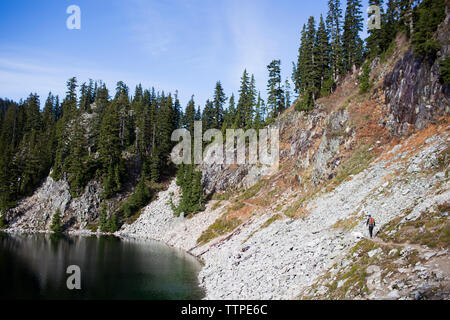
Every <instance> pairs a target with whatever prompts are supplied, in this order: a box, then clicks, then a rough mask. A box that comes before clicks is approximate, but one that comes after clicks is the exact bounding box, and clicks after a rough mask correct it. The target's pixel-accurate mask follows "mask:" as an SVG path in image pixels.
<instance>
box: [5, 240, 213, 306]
mask: <svg viewBox="0 0 450 320" xmlns="http://www.w3.org/2000/svg"><path fill="white" fill-rule="evenodd" d="M70 265H77V266H79V267H80V270H81V290H69V289H67V285H66V281H67V278H68V277H69V276H70V274H67V273H66V270H67V267H68V266H70ZM200 268H201V265H200V263H199V262H198V261H197V260H196V259H195V258H194V257H192V256H190V255H188V254H187V253H184V252H182V251H180V250H176V249H172V248H169V247H167V246H165V245H163V244H160V243H158V242H149V241H145V242H144V241H137V240H124V239H118V238H114V237H81V236H54V235H42V234H20V235H19V234H5V233H0V299H139V300H141V299H149V300H162V299H177V300H181V299H201V298H202V297H203V295H204V293H203V291H202V289H200V288H199V286H198V282H197V274H198V272H199V271H200Z"/></svg>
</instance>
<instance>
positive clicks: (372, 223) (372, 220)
mask: <svg viewBox="0 0 450 320" xmlns="http://www.w3.org/2000/svg"><path fill="white" fill-rule="evenodd" d="M374 225H375V219H374V218H370V219H369V226H372V227H373V226H374Z"/></svg>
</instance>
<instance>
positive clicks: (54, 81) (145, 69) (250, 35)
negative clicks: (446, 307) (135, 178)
mask: <svg viewBox="0 0 450 320" xmlns="http://www.w3.org/2000/svg"><path fill="white" fill-rule="evenodd" d="M327 2H328V1H327V0H315V1H311V0H271V1H269V0H129V1H125V0H122V1H119V0H95V1H92V0H90V1H88V0H70V1H65V0H42V1H35V0H8V1H7V0H2V1H1V2H0V97H3V98H10V99H14V100H19V99H20V98H26V97H27V96H28V95H29V93H30V92H36V93H38V94H39V95H40V96H41V102H42V101H45V98H46V97H47V94H48V92H49V91H52V92H53V93H54V94H58V95H60V96H64V93H65V82H66V80H67V79H68V78H70V77H72V76H76V77H77V78H78V81H79V83H81V82H84V81H88V79H89V78H92V79H94V80H103V81H104V82H106V84H107V86H108V88H109V89H110V90H111V91H110V94H113V92H114V91H113V90H114V88H115V84H116V82H117V81H120V80H122V81H124V82H125V83H126V84H127V85H128V86H129V87H130V91H131V93H133V92H134V88H135V86H136V85H137V84H138V83H142V85H143V86H144V87H145V88H150V87H152V86H154V87H155V89H157V90H165V91H166V92H167V91H171V92H174V91H175V90H178V91H179V96H180V99H181V103H182V105H183V107H184V106H185V105H186V103H187V101H188V100H189V99H190V97H191V95H193V94H194V95H195V101H196V104H197V105H201V107H203V105H204V103H205V101H206V99H208V98H210V97H211V96H212V94H213V90H214V86H215V83H216V81H217V80H220V81H221V82H222V84H223V86H224V89H225V91H226V93H227V96H230V95H231V93H232V92H234V93H235V94H237V91H238V89H239V81H240V77H241V75H242V72H243V70H244V68H247V70H248V71H249V72H250V73H253V74H255V77H256V85H257V87H258V89H259V90H261V93H262V95H263V97H265V96H266V93H265V92H266V83H267V69H266V66H267V65H268V64H269V63H270V61H271V60H273V59H281V62H282V75H283V80H284V79H286V78H289V79H290V75H291V70H292V61H296V59H297V51H298V46H299V38H300V30H301V27H302V25H303V24H304V23H306V21H307V19H308V17H309V16H310V15H313V16H315V17H316V20H318V19H319V17H320V14H321V13H322V14H324V16H325V15H326V12H327ZM341 2H342V3H345V2H346V1H345V0H342V1H341ZM363 2H364V8H363V10H364V12H365V10H366V6H367V3H366V2H367V1H363ZM72 4H75V5H78V6H79V7H80V8H81V30H68V29H67V28H66V20H67V18H68V17H69V15H68V14H67V13H66V8H67V7H68V6H69V5H72ZM343 9H345V8H343ZM364 15H365V14H364Z"/></svg>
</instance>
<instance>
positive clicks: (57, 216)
mask: <svg viewBox="0 0 450 320" xmlns="http://www.w3.org/2000/svg"><path fill="white" fill-rule="evenodd" d="M50 230H51V231H53V232H54V233H61V232H62V231H63V229H62V226H61V211H60V210H59V208H58V209H56V212H55V213H54V215H53V218H52V223H51V225H50Z"/></svg>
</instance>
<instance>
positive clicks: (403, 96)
mask: <svg viewBox="0 0 450 320" xmlns="http://www.w3.org/2000/svg"><path fill="white" fill-rule="evenodd" d="M449 33H450V15H447V17H446V19H445V21H444V22H442V24H441V25H440V27H439V28H438V31H437V32H436V35H435V38H436V40H438V42H439V43H440V45H441V49H440V50H439V52H438V53H437V59H436V60H435V61H434V62H432V63H430V62H429V61H428V60H423V61H422V60H421V59H417V57H416V56H415V55H414V52H413V50H412V49H410V50H408V51H407V52H406V54H405V55H404V56H403V57H402V58H401V59H400V60H399V61H398V62H397V63H396V65H395V67H394V69H393V70H392V72H390V73H389V74H387V76H386V78H385V81H384V88H383V89H384V93H385V99H386V103H387V106H388V109H389V120H388V122H387V126H388V128H389V129H390V130H391V132H393V133H394V134H397V135H405V134H407V133H409V132H410V130H411V129H423V128H424V127H425V126H426V124H427V123H429V122H430V121H431V120H434V119H437V118H438V117H440V116H443V115H444V114H448V113H449V112H450V107H449V93H450V85H449V84H447V85H445V84H443V83H442V81H441V80H440V77H439V75H440V67H439V62H440V61H441V59H443V58H446V57H448V56H449V55H450V44H449V42H448V34H449Z"/></svg>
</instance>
